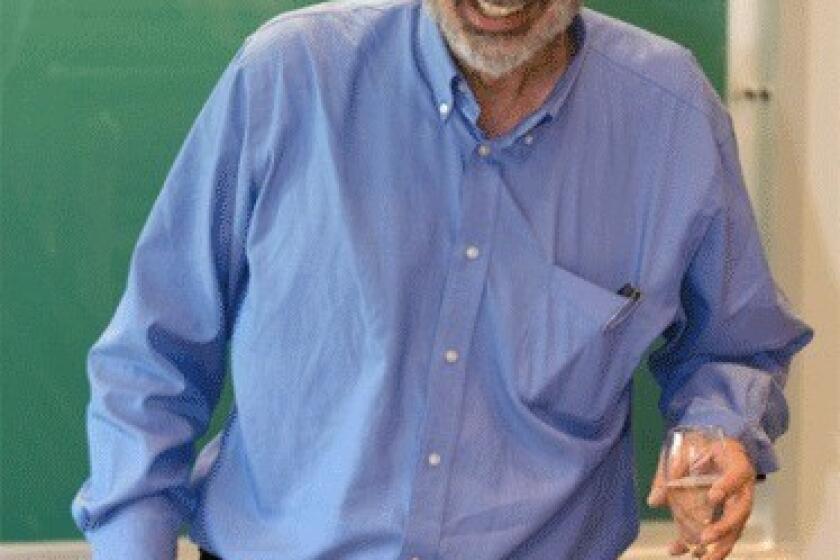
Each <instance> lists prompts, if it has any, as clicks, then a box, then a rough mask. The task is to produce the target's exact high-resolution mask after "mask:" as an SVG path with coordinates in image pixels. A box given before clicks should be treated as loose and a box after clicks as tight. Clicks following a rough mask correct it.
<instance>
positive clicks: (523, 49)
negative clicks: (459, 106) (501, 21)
mask: <svg viewBox="0 0 840 560" xmlns="http://www.w3.org/2000/svg"><path fill="white" fill-rule="evenodd" d="M465 1H469V0H423V8H424V9H425V10H426V12H427V13H428V14H429V15H430V16H431V18H432V19H433V20H434V21H435V22H436V23H437V25H438V27H439V28H440V30H441V34H442V35H443V37H444V39H445V40H446V43H447V44H448V45H449V48H450V50H451V51H452V54H453V55H454V56H455V58H457V59H458V61H459V62H461V63H462V64H463V65H465V66H467V67H469V68H470V69H472V70H474V71H477V72H480V73H481V74H484V75H486V76H487V77H489V78H491V79H496V78H501V77H503V76H505V75H506V74H509V73H510V72H512V71H513V70H515V69H517V68H518V67H520V66H521V65H523V64H525V63H526V62H528V61H529V60H530V59H531V58H533V57H534V55H535V54H536V53H538V52H540V51H541V50H543V49H544V48H545V47H546V46H548V44H549V43H551V41H553V40H554V39H556V38H557V36H558V35H559V34H561V33H563V32H564V31H565V30H566V29H567V28H568V27H569V24H571V22H572V20H573V19H574V17H575V15H576V14H577V13H578V12H579V11H580V5H581V0H534V1H536V2H540V3H544V4H545V5H544V6H543V7H542V8H541V10H540V11H539V12H538V13H537V14H535V16H534V17H533V19H532V20H530V21H529V22H528V25H527V27H526V28H525V29H523V30H522V31H518V32H517V33H515V34H487V33H481V32H477V31H476V30H474V29H472V28H471V27H470V26H469V25H468V24H467V22H466V21H464V19H463V18H462V16H461V15H460V12H459V10H458V5H459V4H460V3H461V2H465Z"/></svg>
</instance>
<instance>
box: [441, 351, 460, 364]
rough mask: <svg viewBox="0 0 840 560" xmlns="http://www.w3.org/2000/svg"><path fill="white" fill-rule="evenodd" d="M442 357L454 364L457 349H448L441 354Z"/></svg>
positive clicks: (456, 359) (456, 357)
mask: <svg viewBox="0 0 840 560" xmlns="http://www.w3.org/2000/svg"><path fill="white" fill-rule="evenodd" d="M443 359H444V360H446V363H448V364H454V363H455V362H457V361H458V351H457V350H453V349H451V348H450V349H449V350H447V351H446V352H445V353H444V354H443Z"/></svg>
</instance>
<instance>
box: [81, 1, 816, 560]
mask: <svg viewBox="0 0 840 560" xmlns="http://www.w3.org/2000/svg"><path fill="white" fill-rule="evenodd" d="M660 336H663V337H664V339H665V343H664V345H663V346H662V347H661V348H659V350H657V351H656V352H655V353H654V354H653V356H652V358H651V361H650V363H651V369H652V370H653V372H654V375H655V376H656V378H657V380H658V381H659V383H660V384H661V386H662V388H663V397H662V403H661V406H662V411H663V413H664V415H665V418H666V421H667V423H668V424H669V425H697V424H703V425H717V426H721V427H722V428H723V430H724V431H725V433H726V434H727V436H728V438H729V439H728V440H727V442H728V443H727V446H728V448H729V456H730V458H731V460H730V462H729V466H728V469H727V471H726V472H725V473H724V476H723V477H722V478H721V480H720V482H718V483H717V484H716V485H715V486H714V487H713V488H712V490H711V491H710V495H711V496H712V498H714V499H715V500H717V501H718V502H720V503H721V504H722V505H723V517H722V519H721V520H720V521H719V522H717V523H715V524H712V525H710V527H709V528H708V529H707V531H706V533H705V535H704V538H705V540H706V541H707V542H708V543H709V544H710V546H709V548H708V552H707V554H706V555H705V556H704V557H705V558H708V559H719V558H723V557H725V556H726V555H727V554H728V552H729V550H730V549H731V546H732V544H733V543H734V542H735V541H736V540H737V538H738V535H739V534H740V531H741V529H742V528H743V525H744V523H745V521H746V518H747V516H748V515H749V512H750V508H751V498H752V490H753V480H754V478H755V475H756V472H758V473H767V472H770V471H773V470H774V469H776V468H777V465H776V459H775V457H774V454H773V450H772V440H773V439H774V438H776V437H777V436H778V435H780V434H781V433H782V432H783V431H784V430H785V427H786V418H787V416H786V409H785V402H784V398H783V396H782V393H781V390H782V387H783V385H784V381H785V375H786V371H787V367H788V364H789V362H790V359H791V357H792V355H793V354H794V353H795V352H796V351H798V350H799V349H800V348H802V347H803V346H804V345H805V344H806V343H807V342H808V340H809V339H810V337H811V332H810V331H809V329H808V328H807V327H806V326H805V325H803V324H802V323H801V322H799V321H798V320H797V319H795V318H794V317H793V316H792V315H791V314H790V312H789V311H788V310H787V307H786V305H785V303H784V300H783V298H781V296H780V295H779V294H778V292H777V290H776V288H775V286H774V284H773V281H772V279H771V277H770V274H769V272H768V268H767V265H766V263H765V260H764V257H763V254H762V250H761V246H760V242H759V237H758V235H757V233H756V228H755V224H754V221H753V218H752V215H751V212H750V207H749V203H748V199H747V196H746V194H745V192H744V188H743V185H742V180H741V175H740V170H739V166H738V161H737V156H736V149H735V141H734V138H733V135H732V129H731V125H730V121H729V119H728V117H727V115H726V112H725V110H724V109H723V107H722V106H721V104H720V102H719V100H718V99H717V98H716V97H715V95H714V93H713V92H712V91H711V89H710V88H709V86H708V85H707V83H706V81H705V80H704V78H703V77H702V73H701V72H700V71H699V70H698V69H697V66H696V64H695V63H694V61H693V59H692V58H691V56H690V55H689V54H688V53H687V52H686V51H685V50H684V49H682V48H680V47H678V46H676V45H674V44H672V43H670V42H667V41H665V40H663V39H660V38H657V37H655V36H652V35H650V34H647V33H644V32H642V31H640V30H638V29H635V28H633V27H631V26H628V25H625V24H622V23H619V22H617V21H614V20H612V19H609V18H606V17H604V16H602V15H600V14H597V13H595V12H593V11H589V10H583V11H582V12H581V11H580V7H579V5H578V2H576V1H574V0H525V1H524V2H522V1H521V0H504V1H503V0H424V1H423V4H422V5H421V3H420V1H419V0H387V1H384V0H383V1H373V2H363V3H358V2H355V3H337V4H324V5H320V6H316V7H312V8H308V9H305V10H301V11H295V12H291V13H288V14H285V15H281V16H279V17H277V18H275V19H274V20H272V21H271V22H269V23H267V24H266V25H265V26H263V27H262V28H261V29H260V30H258V31H257V32H256V33H255V34H254V35H252V36H251V37H250V38H249V39H248V40H247V41H246V43H245V44H244V45H243V47H242V48H241V49H240V51H239V52H238V53H237V55H236V57H235V59H234V60H233V62H232V63H231V65H230V67H229V68H228V69H227V71H226V72H225V73H224V75H223V77H222V79H221V81H220V82H219V84H218V85H217V86H216V88H215V90H214V91H213V93H212V95H211V98H210V100H209V101H208V103H207V105H206V106H205V107H204V109H203V110H202V112H201V114H200V116H199V117H198V120H197V122H196V123H195V125H194V127H193V129H192V130H191V132H190V134H189V136H188V138H187V140H186V143H185V145H184V147H183V149H182V150H181V152H180V154H179V156H178V158H177V160H176V162H175V164H174V166H173V169H172V171H171V173H170V175H169V177H168V178H167V181H166V184H165V185H164V188H163V191H162V193H161V195H160V198H159V199H158V201H157V203H156V204H155V207H154V209H153V211H152V213H151V216H150V218H149V221H148V223H147V225H146V227H145V229H144V231H143V233H142V235H141V238H140V240H139V242H138V245H137V248H136V250H135V253H134V256H133V259H132V263H131V270H130V274H129V283H128V287H127V290H126V293H125V295H124V297H123V299H122V301H121V303H120V305H119V308H118V309H117V312H116V315H115V317H114V319H113V321H112V322H111V324H110V325H109V327H108V329H107V330H106V331H105V333H104V334H103V336H102V338H101V339H100V340H99V341H98V342H97V344H96V345H95V346H94V348H93V349H92V351H91V354H90V359H89V376H90V381H91V388H92V397H91V403H90V406H89V410H88V421H89V424H88V425H89V436H90V446H91V469H92V473H91V477H90V479H89V480H88V481H87V482H86V483H85V485H84V486H83V487H82V489H81V490H80V492H79V494H78V496H77V497H76V500H75V501H74V504H73V511H74V515H75V518H76V521H77V523H78V525H79V527H80V528H81V529H82V530H84V531H85V533H86V536H87V538H88V539H89V540H90V541H91V543H92V545H93V549H94V554H95V557H96V558H128V559H134V558H138V559H139V558H144V559H150V558H151V559H163V558H172V557H173V555H174V551H175V542H176V538H177V534H178V530H179V527H180V526H181V524H182V523H189V525H190V535H191V538H192V539H193V540H194V541H195V542H196V543H197V544H198V545H199V546H200V547H201V548H202V549H203V550H205V551H206V554H205V557H206V558H212V557H213V556H211V555H215V556H216V557H220V558H224V559H226V560H232V559H242V560H244V559H247V560H260V559H284V560H293V559H304V558H305V559H314V558H318V559H363V560H378V559H394V558H399V559H405V560H409V559H414V560H417V559H424V560H425V559H432V558H435V559H447V560H449V559H469V560H484V559H487V560H490V559H498V558H523V559H525V558H527V559H552V560H553V559H557V558H563V559H596V560H597V559H608V558H609V559H612V558H616V557H617V556H618V555H619V554H620V553H621V552H622V551H623V550H625V549H626V548H627V546H628V545H629V544H630V543H631V542H632V541H633V539H634V538H635V536H636V534H637V530H638V521H637V513H636V511H635V500H634V472H633V462H632V447H631V434H630V426H629V410H630V382H631V374H632V371H633V369H634V367H635V366H636V365H637V363H638V362H639V360H640V358H641V356H642V355H643V354H644V352H645V351H646V349H647V348H648V347H649V346H650V345H651V344H652V343H653V342H654V341H655V340H657V338H659V337H660ZM228 345H229V348H230V354H229V355H230V363H231V372H232V373H231V375H232V384H233V390H234V401H235V406H234V410H233V411H232V412H231V414H230V416H229V418H228V420H227V422H226V424H225V428H224V430H223V433H222V434H221V435H220V436H218V437H217V438H216V439H214V440H213V442H212V443H211V444H209V445H208V446H207V447H206V448H205V449H203V450H202V452H201V454H200V455H199V457H198V458H197V459H196V460H195V463H194V465H193V455H192V444H193V442H194V441H195V439H196V438H197V437H198V436H200V435H201V434H202V433H203V432H204V431H205V429H206V427H207V424H208V421H209V418H210V416H211V412H212V410H213V408H214V406H215V405H216V402H217V400H218V397H219V393H220V390H221V387H222V380H223V376H224V371H225V363H226V356H227V354H228V353H227V348H228ZM661 490H662V489H661V482H660V483H657V485H656V490H655V491H654V493H653V494H652V496H651V497H650V500H651V502H652V503H654V504H661V503H662V495H661V494H662V491H661ZM684 550H685V547H684V543H680V542H676V543H675V544H674V552H675V553H679V552H682V551H684Z"/></svg>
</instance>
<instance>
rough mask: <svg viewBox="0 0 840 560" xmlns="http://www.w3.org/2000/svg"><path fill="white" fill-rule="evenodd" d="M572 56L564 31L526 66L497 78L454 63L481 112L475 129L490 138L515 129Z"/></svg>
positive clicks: (549, 91) (552, 85)
mask: <svg viewBox="0 0 840 560" xmlns="http://www.w3.org/2000/svg"><path fill="white" fill-rule="evenodd" d="M572 55H573V52H572V41H571V38H570V31H568V30H567V31H565V32H563V33H561V34H560V35H558V36H557V38H556V39H555V40H553V41H552V42H551V43H549V44H548V45H547V46H546V47H545V48H544V49H542V50H541V51H539V52H537V53H536V54H535V55H534V56H533V57H532V58H531V59H530V60H529V61H528V62H526V63H525V64H523V65H522V66H520V67H519V68H516V69H514V70H513V71H511V72H510V73H508V74H506V75H504V76H501V77H498V78H491V77H489V76H487V75H486V74H483V73H482V72H481V71H480V70H474V69H472V68H468V67H466V66H465V65H463V64H462V63H461V62H460V61H457V60H456V63H457V64H458V66H459V67H460V69H461V71H462V73H463V74H464V77H465V78H466V79H467V82H468V83H469V85H470V88H471V89H472V91H473V93H474V94H475V96H476V100H477V101H478V105H479V107H480V109H481V111H480V113H481V117H480V119H479V126H480V127H481V128H482V129H483V130H484V131H485V133H487V134H488V135H490V136H497V135H500V134H503V133H504V132H506V131H507V130H510V129H511V128H513V127H514V126H516V124H517V123H518V122H519V120H521V118H523V117H525V116H527V115H528V114H530V113H531V112H533V111H535V110H536V109H537V108H539V107H540V106H541V105H542V104H543V103H544V102H545V100H546V99H547V98H548V95H549V94H550V93H551V90H552V89H553V87H554V84H556V83H557V80H558V79H559V78H560V76H561V75H562V74H563V72H565V71H566V68H567V67H568V66H569V62H570V60H571V58H572Z"/></svg>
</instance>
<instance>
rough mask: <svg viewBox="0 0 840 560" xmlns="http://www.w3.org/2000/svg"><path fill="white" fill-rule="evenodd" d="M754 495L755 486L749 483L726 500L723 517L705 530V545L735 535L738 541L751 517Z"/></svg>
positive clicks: (703, 537) (703, 538) (703, 539)
mask: <svg viewBox="0 0 840 560" xmlns="http://www.w3.org/2000/svg"><path fill="white" fill-rule="evenodd" d="M754 495H755V484H754V483H753V482H749V483H747V484H745V485H744V486H742V487H741V488H740V489H739V490H738V492H736V493H735V494H734V495H732V496H730V497H729V498H728V499H727V500H726V504H725V506H724V510H723V516H722V517H721V518H720V519H719V520H718V521H716V522H715V523H712V524H711V525H709V526H708V527H706V529H704V530H703V535H702V541H703V542H704V543H711V542H717V541H721V540H725V539H727V538H728V537H729V536H730V535H733V534H734V535H735V539H736V540H737V538H738V537H739V536H740V535H741V532H742V531H743V530H744V525H745V524H746V523H747V519H749V517H750V512H751V511H752V505H753V497H754Z"/></svg>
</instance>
